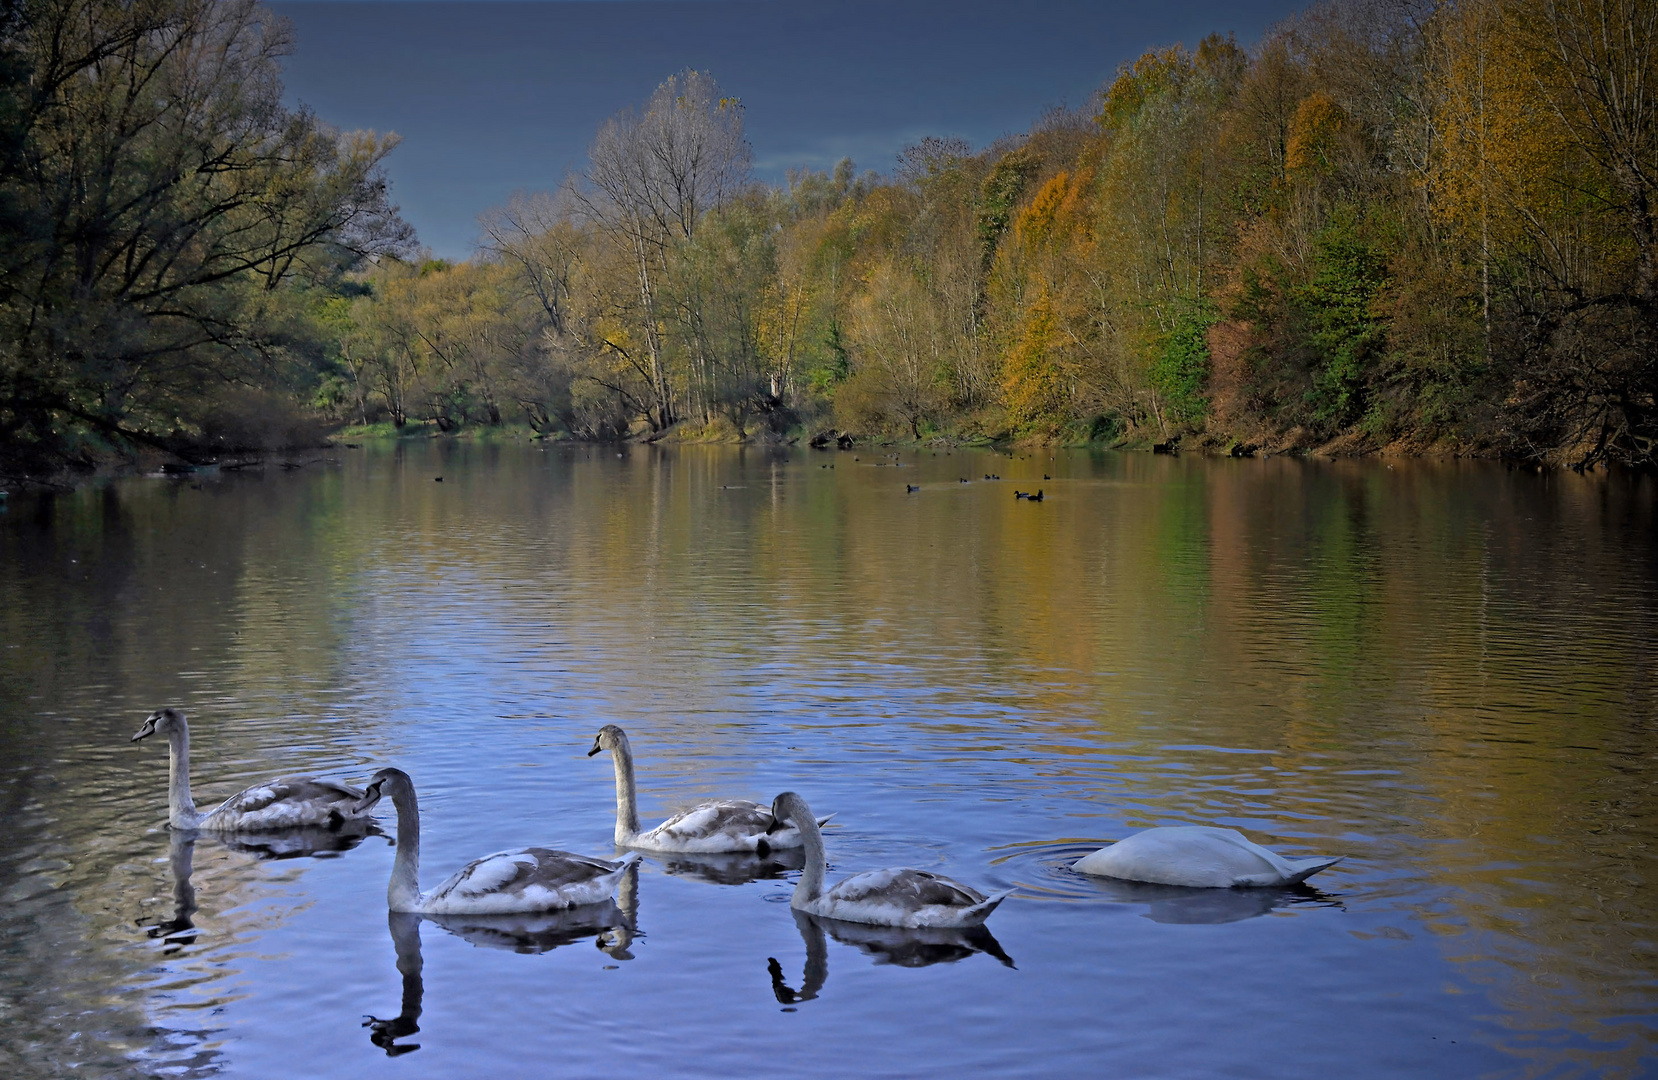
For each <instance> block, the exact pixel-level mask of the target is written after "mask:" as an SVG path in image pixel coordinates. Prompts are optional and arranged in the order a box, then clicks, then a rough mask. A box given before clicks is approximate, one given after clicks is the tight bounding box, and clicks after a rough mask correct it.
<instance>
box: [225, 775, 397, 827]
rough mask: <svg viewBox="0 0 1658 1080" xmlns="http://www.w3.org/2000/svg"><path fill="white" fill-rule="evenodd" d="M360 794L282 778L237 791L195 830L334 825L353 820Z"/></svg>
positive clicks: (301, 779)
mask: <svg viewBox="0 0 1658 1080" xmlns="http://www.w3.org/2000/svg"><path fill="white" fill-rule="evenodd" d="M362 797H363V793H362V792H361V791H358V790H357V789H356V788H354V787H349V786H347V785H345V784H339V783H335V782H334V781H332V780H317V779H313V778H312V777H309V776H284V777H282V778H281V779H278V780H271V781H268V782H267V783H264V784H256V785H254V786H253V787H250V788H246V789H244V790H242V791H239V792H237V793H236V794H234V795H232V796H231V797H230V798H228V799H226V800H225V801H224V802H222V803H220V804H219V805H218V806H217V807H215V808H214V809H213V810H212V811H210V812H209V813H207V814H206V815H204V816H203V817H202V819H201V821H200V823H199V825H198V826H197V827H198V828H202V829H208V830H216V831H221V832H231V831H245V832H256V831H259V830H263V829H295V828H304V827H307V826H319V825H320V826H338V825H340V824H341V823H342V822H344V821H347V820H350V819H352V818H355V817H360V816H366V814H367V811H366V810H365V811H363V813H362V814H359V813H357V812H356V811H354V810H353V807H354V805H355V804H356V802H357V801H358V800H359V799H361V798H362Z"/></svg>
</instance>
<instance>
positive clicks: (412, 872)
mask: <svg viewBox="0 0 1658 1080" xmlns="http://www.w3.org/2000/svg"><path fill="white" fill-rule="evenodd" d="M391 801H392V805H393V806H395V807H397V857H396V858H395V859H393V860H392V864H391V883H390V884H389V885H387V886H386V906H387V907H389V908H391V910H393V911H415V910H418V908H419V906H420V804H419V803H418V802H417V801H416V800H415V793H414V788H412V787H410V788H401V789H399V790H398V791H396V792H394V793H393V794H392V797H391Z"/></svg>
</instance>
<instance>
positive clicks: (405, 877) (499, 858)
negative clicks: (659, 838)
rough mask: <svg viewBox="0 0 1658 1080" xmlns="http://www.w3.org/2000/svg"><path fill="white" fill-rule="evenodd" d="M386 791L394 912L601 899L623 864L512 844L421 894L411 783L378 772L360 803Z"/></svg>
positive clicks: (505, 911)
mask: <svg viewBox="0 0 1658 1080" xmlns="http://www.w3.org/2000/svg"><path fill="white" fill-rule="evenodd" d="M382 795H384V796H389V797H390V798H391V801H392V805H393V806H395V807H397V856H396V858H395V859H393V861H392V866H391V882H390V884H388V885H387V886H386V903H387V905H388V906H389V907H390V908H391V910H393V911H409V912H418V913H420V914H422V915H515V914H520V913H523V912H532V911H556V910H559V909H561V908H572V907H580V906H582V905H583V904H602V903H604V902H606V901H607V900H609V899H610V897H611V894H612V893H614V892H615V891H616V885H617V883H618V882H620V881H621V880H622V875H623V874H625V873H626V872H627V868H628V866H629V865H630V864H631V863H633V862H634V861H635V860H637V859H638V858H639V856H637V855H630V856H628V857H627V858H625V859H622V860H620V861H619V862H611V861H610V860H609V859H591V858H588V857H587V856H586V855H572V854H570V852H568V851H554V850H552V849H550V848H536V847H532V848H517V849H515V850H513V851H498V852H496V853H495V854H493V855H485V856H484V857H483V858H481V859H473V860H472V861H471V862H469V863H467V864H466V865H465V866H463V867H461V868H460V869H459V870H457V871H456V872H455V873H453V874H451V875H449V877H448V878H446V879H445V880H444V882H443V884H441V885H439V886H438V887H437V888H435V889H433V890H432V891H431V892H429V893H422V892H421V891H420V880H419V874H420V805H419V803H418V802H417V801H416V800H415V789H414V782H413V781H411V780H410V779H409V774H408V773H406V772H404V771H403V770H401V769H381V770H380V771H379V772H377V773H375V774H374V776H373V778H372V779H370V780H369V782H368V788H367V791H366V793H365V794H364V796H363V798H362V801H361V802H359V803H358V806H359V808H360V809H362V810H367V809H369V808H370V807H372V806H373V805H374V804H375V803H377V802H379V801H380V798H381V796H382Z"/></svg>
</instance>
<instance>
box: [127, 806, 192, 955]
mask: <svg viewBox="0 0 1658 1080" xmlns="http://www.w3.org/2000/svg"><path fill="white" fill-rule="evenodd" d="M195 858H196V834H195V833H193V832H185V831H178V832H173V833H171V834H170V835H169V836H168V842H167V869H168V870H169V871H170V872H171V873H172V877H173V917H172V918H170V919H160V920H157V921H156V922H153V923H145V922H144V921H143V920H142V919H140V920H139V922H138V925H140V926H142V927H144V932H145V933H146V934H148V935H149V936H150V937H152V938H160V939H161V941H162V943H163V945H164V946H165V948H164V950H163V951H164V952H165V953H166V954H168V955H171V954H173V953H176V952H178V951H179V950H180V949H182V948H183V947H184V946H186V945H189V944H190V943H191V942H193V941H195V940H196V936H197V930H196V924H195V922H194V920H193V919H192V916H194V915H195V914H196V887H195V885H193V884H192V883H191V881H190V876H191V874H193V873H194V867H195Z"/></svg>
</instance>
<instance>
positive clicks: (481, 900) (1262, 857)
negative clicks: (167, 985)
mask: <svg viewBox="0 0 1658 1080" xmlns="http://www.w3.org/2000/svg"><path fill="white" fill-rule="evenodd" d="M151 735H161V736H164V737H165V738H166V739H167V742H168V758H169V773H170V786H169V789H168V822H169V824H170V825H171V826H172V827H173V828H175V829H180V830H209V831H213V832H219V833H256V832H268V831H278V830H289V829H295V828H307V827H310V828H323V829H333V830H338V829H340V828H342V827H343V826H345V825H346V824H347V823H348V822H353V821H361V820H363V819H366V818H368V817H369V815H371V814H372V812H373V810H374V808H375V806H376V805H377V804H378V803H379V802H380V800H381V799H383V798H389V799H390V800H391V802H392V806H393V807H395V808H396V811H397V841H396V856H395V858H394V860H393V863H392V872H391V881H390V883H389V884H388V886H387V889H386V900H387V903H388V905H389V907H390V908H391V910H392V911H394V912H407V913H413V914H422V915H438V916H441V915H507V914H527V913H535V912H549V911H563V910H567V909H573V908H580V907H584V906H586V905H592V904H603V903H608V902H609V901H610V900H611V898H612V896H613V895H614V893H615V891H616V888H617V886H618V884H619V883H620V882H621V880H622V877H623V875H624V874H625V873H626V871H627V869H628V867H629V866H630V865H631V864H632V863H634V862H635V861H637V860H638V858H639V854H638V852H641V851H648V852H655V853H686V854H717V853H731V852H747V853H752V854H757V855H762V856H764V855H766V854H768V853H769V852H771V851H774V850H788V849H794V848H803V849H804V856H805V860H804V862H805V865H804V868H803V870H802V871H801V875H800V881H799V883H798V884H797V885H796V886H795V890H794V895H793V898H792V899H791V901H790V906H791V907H793V908H794V909H795V910H797V911H801V912H805V913H807V914H810V915H815V916H818V917H821V918H825V919H832V920H837V921H840V922H846V923H860V924H864V925H869V926H885V927H899V928H905V929H922V928H951V927H957V928H960V927H976V926H981V925H982V924H983V923H984V921H985V919H986V918H988V917H989V915H990V913H991V912H993V911H995V910H996V907H997V905H999V904H1000V903H1001V902H1002V901H1003V900H1005V899H1007V897H1008V896H1009V895H1010V894H1011V893H1012V892H1013V890H1011V889H1008V890H1005V891H1002V892H998V893H993V894H990V895H986V894H985V893H983V892H980V891H979V890H978V889H975V888H973V887H971V886H969V885H964V884H962V883H961V882H959V881H955V880H953V879H951V878H948V877H945V876H944V875H942V874H935V873H932V872H931V871H927V870H916V869H912V868H908V867H904V868H894V869H886V870H870V871H865V872H863V873H858V874H853V875H851V876H850V877H847V878H844V879H842V880H841V881H839V882H837V883H835V884H834V885H833V886H829V887H825V877H826V874H827V870H828V862H827V856H826V854H825V851H824V846H823V833H822V831H821V828H820V827H821V826H822V825H823V824H824V823H825V822H827V821H828V820H829V818H828V817H821V818H820V817H817V816H815V815H814V814H813V813H812V809H811V807H810V806H808V805H807V803H806V800H805V799H804V798H802V797H801V796H800V795H798V794H796V793H795V792H792V791H785V792H783V793H782V794H781V795H778V796H777V798H775V799H773V800H772V803H771V806H770V807H767V806H764V805H762V804H760V803H756V802H750V801H748V800H746V799H716V800H711V801H709V802H704V803H701V804H699V805H697V806H694V807H692V808H691V809H689V810H686V811H684V812H683V813H679V814H676V815H674V816H673V817H671V818H669V819H668V820H667V821H664V822H662V823H661V824H660V825H657V826H656V827H655V828H652V829H649V830H646V831H641V830H640V825H639V812H638V808H637V795H636V791H635V786H634V773H633V750H632V747H631V746H630V745H629V744H628V737H627V734H626V733H625V732H623V730H622V729H621V728H619V727H617V726H616V725H614V724H607V725H606V726H604V727H603V728H601V729H600V730H599V733H598V736H597V737H596V738H595V739H594V742H593V749H592V750H590V751H589V752H588V756H589V757H591V756H593V755H595V754H598V753H600V752H602V751H609V752H610V756H611V762H612V764H613V765H614V767H615V771H616V845H617V846H618V847H622V848H628V849H631V850H630V851H629V853H628V854H627V855H626V856H624V857H623V858H621V859H604V858H598V857H593V856H587V855H576V854H572V853H571V852H568V851H559V850H556V849H552V848H541V847H526V848H517V849H514V850H511V851H501V852H496V853H495V854H492V855H486V856H484V857H483V858H480V859H474V860H473V861H471V862H469V863H467V864H466V865H465V866H463V867H461V868H460V869H459V870H457V871H456V872H455V873H453V874H451V875H450V876H449V877H448V878H446V879H444V881H443V882H442V883H441V884H439V885H438V886H437V887H436V888H434V889H432V890H430V891H428V892H422V891H421V889H420V883H419V870H420V808H419V804H418V801H417V800H416V797H415V787H414V782H413V781H412V780H410V779H409V776H408V774H407V773H405V772H403V771H402V770H400V769H392V768H387V769H381V770H380V771H378V772H376V773H375V774H374V776H373V777H372V778H371V779H370V780H369V782H368V785H367V787H366V788H365V789H363V790H358V789H357V788H354V787H351V786H350V785H347V784H341V783H337V782H335V781H331V780H317V779H313V778H311V777H308V776H289V777H282V778H280V779H276V780H271V781H269V782H268V783H264V784H257V785H254V786H252V787H249V788H246V789H245V790H243V791H240V792H238V793H236V794H235V795H232V796H231V797H230V798H228V799H226V800H225V801H224V802H223V803H221V804H220V805H219V806H217V807H215V808H214V809H212V810H210V811H208V812H206V813H202V812H201V811H199V810H198V809H197V808H196V804H195V801H194V800H193V799H192V798H191V796H190V775H189V773H190V729H189V725H188V723H187V722H186V720H185V717H184V714H183V713H182V712H180V711H178V710H177V709H171V708H165V709H160V710H157V711H156V712H154V713H151V714H150V715H149V716H148V717H147V718H146V719H145V720H144V724H143V726H142V727H141V728H139V730H138V733H137V734H136V735H134V736H133V737H132V741H134V742H137V741H139V740H140V739H144V738H147V737H149V736H151ZM831 816H832V815H831ZM1339 861H1340V858H1339V857H1338V858H1323V857H1320V858H1311V859H1286V858H1283V857H1282V856H1280V855H1278V854H1277V853H1275V852H1273V851H1270V850H1268V849H1267V848H1264V847H1261V846H1260V845H1259V844H1255V843H1252V842H1251V841H1249V840H1248V839H1246V838H1245V837H1244V836H1243V835H1242V834H1241V833H1239V832H1237V831H1236V830H1233V829H1222V828H1212V827H1208V826H1199V825H1183V826H1166V827H1159V828H1152V829H1146V830H1144V831H1142V832H1138V833H1135V834H1133V835H1131V836H1129V837H1127V838H1125V839H1123V840H1121V841H1119V842H1117V843H1115V844H1112V845H1109V846H1108V847H1105V848H1102V849H1100V850H1099V851H1096V852H1093V853H1092V854H1089V855H1086V856H1084V857H1083V858H1081V859H1078V860H1077V861H1076V862H1075V863H1073V864H1072V869H1074V870H1076V871H1078V872H1080V873H1084V874H1092V875H1097V876H1102V877H1108V878H1117V879H1122V880H1127V881H1139V882H1151V883H1156V884H1162V885H1177V886H1187V887H1197V888H1247V887H1265V886H1282V885H1294V884H1298V883H1300V882H1302V881H1305V880H1306V879H1307V878H1308V877H1310V876H1312V875H1313V874H1316V873H1318V872H1319V871H1320V870H1323V869H1325V868H1327V867H1329V866H1332V865H1334V864H1335V863H1337V862H1339Z"/></svg>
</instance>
